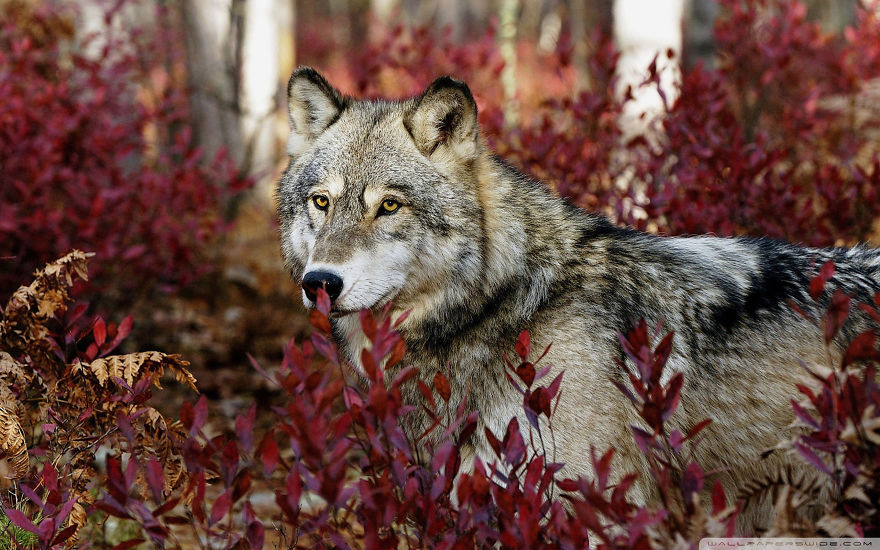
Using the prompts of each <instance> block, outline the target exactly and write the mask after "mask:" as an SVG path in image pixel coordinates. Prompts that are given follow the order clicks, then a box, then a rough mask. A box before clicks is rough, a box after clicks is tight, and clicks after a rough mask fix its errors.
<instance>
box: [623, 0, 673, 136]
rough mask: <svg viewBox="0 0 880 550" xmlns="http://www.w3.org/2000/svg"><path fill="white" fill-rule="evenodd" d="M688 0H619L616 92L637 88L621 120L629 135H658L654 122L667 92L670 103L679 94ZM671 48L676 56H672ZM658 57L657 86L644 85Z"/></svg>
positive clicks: (626, 104)
mask: <svg viewBox="0 0 880 550" xmlns="http://www.w3.org/2000/svg"><path fill="white" fill-rule="evenodd" d="M683 10H684V0H615V2H614V37H615V40H616V41H617V46H618V48H619V49H620V59H619V60H618V62H617V74H618V76H619V80H618V83H617V90H616V91H617V94H618V97H620V98H621V99H623V98H624V96H625V95H626V90H627V89H631V90H632V99H630V100H629V101H627V102H626V103H625V104H624V106H623V114H622V116H621V118H620V120H619V124H620V128H621V131H622V132H623V134H624V138H625V139H627V138H631V137H635V136H637V135H643V136H645V137H646V138H648V140H649V141H653V140H655V139H657V138H658V137H659V136H657V135H656V134H657V132H658V131H659V130H658V129H656V128H652V124H651V122H652V121H654V120H656V119H657V117H659V116H661V115H662V114H663V101H664V100H663V97H662V96H664V95H665V98H666V102H667V103H669V104H670V105H671V104H672V102H674V101H675V99H676V98H677V97H678V90H679V83H680V81H681V68H680V59H681V41H682V37H681V22H682V15H683ZM667 51H671V52H672V54H673V57H672V58H671V59H670V58H668V57H667V55H666V52H667ZM655 58H656V60H657V72H658V74H659V85H658V86H642V83H643V82H644V81H645V79H646V78H647V76H648V67H649V66H650V64H651V62H652V61H653V60H654V59H655Z"/></svg>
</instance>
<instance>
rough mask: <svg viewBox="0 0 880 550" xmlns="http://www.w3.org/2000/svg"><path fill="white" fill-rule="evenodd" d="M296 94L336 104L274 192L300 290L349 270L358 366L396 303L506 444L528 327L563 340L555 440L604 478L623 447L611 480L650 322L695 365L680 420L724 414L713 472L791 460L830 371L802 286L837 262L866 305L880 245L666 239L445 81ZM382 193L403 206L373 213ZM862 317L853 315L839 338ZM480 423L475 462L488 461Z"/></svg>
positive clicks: (472, 450) (304, 106)
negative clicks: (550, 177) (799, 399)
mask: <svg viewBox="0 0 880 550" xmlns="http://www.w3.org/2000/svg"><path fill="white" fill-rule="evenodd" d="M289 89H291V90H294V89H295V90H298V94H299V96H298V97H300V98H302V97H306V98H312V99H315V98H316V97H317V98H318V99H317V102H318V103H319V104H320V103H321V96H326V98H327V101H326V102H325V103H323V110H322V111H321V112H319V113H317V115H318V116H315V113H313V112H311V111H310V109H314V106H313V105H311V103H310V101H302V100H296V99H297V98H296V97H295V98H293V100H291V101H290V106H291V121H292V122H291V125H292V136H293V137H292V140H293V141H296V142H297V143H296V144H294V146H293V147H292V148H291V149H292V150H293V151H294V154H293V155H292V156H291V159H290V164H289V165H288V168H287V170H286V171H285V173H284V175H283V176H282V179H281V182H280V185H279V193H278V197H279V211H280V218H281V240H282V251H283V255H284V259H285V261H286V263H287V266H288V267H289V269H290V271H291V273H292V275H293V277H294V278H295V279H297V280H302V277H303V275H304V273H305V271H306V270H308V269H311V268H313V267H314V266H319V267H321V268H322V269H330V270H337V271H339V272H340V273H339V274H340V275H341V276H343V278H344V279H345V288H344V290H343V291H342V295H341V296H340V298H339V299H338V300H337V301H336V302H335V303H334V307H335V308H336V309H335V311H336V312H337V317H336V319H334V331H335V333H336V335H337V338H338V340H339V343H340V345H341V348H342V349H343V350H344V351H345V352H346V353H347V354H348V357H349V359H350V360H351V362H352V363H353V364H354V365H355V366H356V367H357V364H358V363H357V357H358V356H359V350H360V347H361V346H362V345H363V343H364V340H363V337H362V335H361V334H360V333H359V331H358V330H357V316H356V315H352V314H351V313H352V312H354V311H356V310H357V309H359V308H361V307H372V308H379V307H382V306H383V305H384V304H385V303H387V302H388V301H390V300H393V309H392V313H393V314H394V315H399V314H400V313H402V312H404V311H407V310H412V313H411V315H410V317H409V318H408V319H407V320H406V321H405V322H404V323H403V324H402V325H401V331H402V334H403V336H404V338H405V340H406V344H407V350H408V351H407V355H406V357H405V360H404V363H405V364H411V365H415V366H416V367H418V368H419V369H420V370H421V372H422V376H424V377H426V379H427V378H430V377H432V376H433V374H434V372H436V371H438V370H441V371H443V372H447V373H448V374H449V377H450V381H451V385H452V390H453V394H454V397H453V402H454V403H458V402H460V401H461V400H462V399H463V398H464V395H465V393H468V394H469V398H468V406H469V407H470V409H471V410H478V411H479V412H480V415H481V419H482V422H483V423H485V425H486V426H488V427H490V428H491V429H492V430H494V431H495V433H498V434H500V433H503V430H504V428H505V427H506V425H507V422H508V420H509V419H510V418H511V416H512V415H514V414H521V397H520V396H519V394H518V393H516V392H515V391H514V390H513V389H512V388H511V387H510V385H509V383H508V382H507V381H506V379H505V376H504V368H505V367H504V361H503V354H505V353H507V354H508V355H510V354H511V353H512V350H513V347H514V342H515V339H516V337H517V336H518V334H519V333H520V331H522V330H524V329H528V330H529V331H531V334H532V341H533V347H534V349H541V350H543V349H544V347H546V346H547V345H549V344H551V343H552V344H553V345H552V347H551V349H550V352H549V354H548V356H547V358H546V362H547V363H549V364H552V365H553V367H554V371H558V370H562V369H564V370H565V377H564V382H563V386H562V388H563V389H562V400H561V403H560V406H559V408H558V410H557V412H556V416H555V418H554V431H555V444H556V446H555V458H556V459H557V460H559V461H561V462H564V463H565V464H566V468H565V470H564V474H565V475H567V476H575V475H591V471H590V466H589V464H590V460H589V457H590V448H591V447H595V448H596V449H597V450H600V451H604V450H605V449H607V448H609V447H611V446H614V447H615V448H617V451H618V452H617V459H616V464H615V469H616V471H617V472H626V471H639V472H641V473H642V477H645V476H646V475H647V474H646V465H645V464H644V461H643V460H642V457H641V454H640V453H639V451H638V450H637V449H636V447H635V445H634V444H633V441H632V437H631V434H630V431H629V426H630V425H633V424H638V420H637V418H636V416H635V412H634V411H633V410H632V407H631V405H630V404H629V403H628V402H627V401H626V400H625V398H624V397H623V396H622V395H620V393H619V392H618V390H616V389H615V388H614V387H613V385H612V383H611V380H621V381H623V380H624V375H625V373H624V371H623V369H622V368H621V367H619V366H617V364H616V362H615V358H619V357H622V352H621V348H620V344H619V342H618V338H617V333H618V331H622V332H626V331H627V330H628V329H629V328H630V327H631V326H632V325H633V322H634V321H636V320H637V319H639V318H645V319H647V320H648V321H649V323H657V322H660V321H662V323H663V326H664V327H665V329H666V330H673V331H675V333H676V336H675V340H674V349H673V353H672V356H671V358H670V360H669V370H670V371H672V372H683V373H684V374H685V387H684V389H683V392H682V400H681V405H680V408H679V410H678V411H677V412H676V414H675V415H674V416H673V422H674V423H675V424H676V426H677V427H678V428H679V429H681V430H685V429H687V428H689V427H691V426H693V425H694V424H696V423H697V422H699V421H700V420H702V419H704V418H711V419H712V420H713V424H712V425H711V426H710V428H708V437H707V439H706V440H705V441H704V442H703V443H702V444H701V445H700V446H699V447H698V454H697V458H698V459H699V460H700V462H701V464H702V466H703V467H704V468H705V469H707V470H710V469H722V470H723V473H722V474H721V479H722V481H723V482H724V484H725V486H726V488H727V489H728V491H732V492H735V491H736V490H737V489H738V488H740V487H742V485H743V484H744V483H745V482H746V481H748V480H750V479H754V478H756V477H757V476H760V475H763V474H765V473H768V472H772V471H774V470H775V469H778V468H779V467H780V466H781V465H784V464H786V463H788V462H789V460H790V458H789V457H786V456H784V454H783V453H782V452H775V453H773V454H772V455H771V456H770V457H769V458H767V459H764V460H761V459H760V458H759V455H760V454H761V453H762V452H763V451H765V450H768V449H770V448H772V447H774V446H775V445H776V444H777V443H778V442H779V441H780V439H783V438H785V437H787V434H789V426H790V424H791V421H792V418H793V417H792V413H791V406H790V404H789V401H790V399H791V398H792V397H795V396H796V390H795V386H794V385H795V383H796V382H799V381H802V378H803V373H804V371H803V369H802V368H801V366H800V365H799V361H801V360H802V361H804V362H805V363H806V364H808V365H827V364H828V361H829V358H828V357H827V356H826V353H825V350H824V347H823V345H822V335H821V333H820V332H819V329H817V328H816V327H814V326H813V325H811V324H810V323H808V322H807V321H806V320H805V319H804V318H803V317H802V316H800V315H799V314H798V313H796V312H795V310H794V309H793V308H792V307H791V306H790V302H793V303H795V304H797V305H798V306H799V307H801V308H802V309H803V310H804V311H806V312H808V313H810V314H812V315H813V316H818V314H819V311H820V310H819V309H817V307H816V306H815V304H814V303H813V302H812V300H811V299H810V297H809V295H808V293H807V288H808V283H809V278H810V277H811V276H812V275H813V274H815V272H816V271H817V270H818V267H819V266H821V265H822V263H823V262H825V261H826V260H827V259H833V260H834V261H835V263H836V264H837V273H836V275H835V276H834V278H833V279H832V281H831V283H830V286H831V288H842V289H843V290H844V291H846V292H848V293H850V294H853V295H854V296H855V297H856V298H857V299H861V300H867V299H870V297H871V296H873V294H874V293H875V292H877V291H878V290H880V254H878V252H877V251H876V250H873V249H868V248H861V247H857V248H853V249H843V248H836V249H812V248H803V247H799V246H795V245H791V244H788V243H783V242H777V241H772V240H768V239H749V238H716V237H685V238H668V237H659V236H653V235H648V234H644V233H639V232H636V231H633V230H630V229H626V228H620V227H615V226H614V225H612V224H611V223H609V222H608V221H607V220H606V219H604V218H602V217H600V216H597V215H595V214H591V213H587V212H584V211H583V210H580V209H578V208H576V207H574V206H572V205H570V204H569V203H567V202H566V201H564V200H562V199H560V198H559V197H557V196H556V195H554V194H553V193H552V192H550V191H549V190H548V189H547V188H546V187H544V186H543V185H541V184H540V183H538V182H535V181H533V180H531V179H530V178H528V177H526V176H524V175H522V174H521V173H519V172H517V171H516V170H515V169H513V168H511V167H510V166H508V165H506V164H505V163H504V162H503V161H502V160H500V159H498V158H496V157H494V156H493V155H492V153H491V152H490V151H489V149H488V148H487V146H486V145H485V143H484V141H483V140H482V139H481V137H480V136H479V129H478V126H477V122H476V120H477V119H476V115H477V110H476V104H475V103H474V101H473V98H472V96H471V94H470V91H469V90H468V89H467V86H466V85H464V84H463V83H461V82H458V81H454V80H452V79H449V78H444V79H439V80H438V81H436V82H435V83H434V84H432V85H431V87H429V88H428V90H426V92H425V93H424V94H423V95H422V96H419V97H417V98H412V99H407V100H403V101H382V100H372V101H359V100H355V99H352V98H344V97H343V96H342V95H341V94H339V93H338V92H336V91H335V90H333V88H332V87H330V86H329V84H327V83H326V81H324V79H323V78H322V77H320V76H319V75H318V74H317V73H315V72H314V71H312V70H311V69H299V70H298V71H296V72H295V73H294V74H293V76H292V77H291V85H290V87H289ZM312 103H313V102H312ZM327 105H332V106H333V112H328V111H327V110H326V107H327ZM296 121H313V122H314V121H318V122H317V123H316V124H312V125H311V126H309V127H308V128H306V129H303V128H302V125H301V124H300V127H297V125H296ZM318 126H320V128H318V130H315V129H314V128H315V127H318ZM328 182H329V183H328ZM316 190H317V191H320V193H323V194H324V195H328V197H329V200H330V206H329V208H328V210H327V211H326V212H322V211H319V210H317V209H316V208H315V207H314V205H312V204H311V202H310V201H311V200H312V199H311V198H310V197H312V195H313V194H314V193H315V192H316ZM387 197H391V198H394V199H395V200H397V201H399V203H400V204H401V206H400V208H399V209H398V210H397V211H395V212H394V213H392V214H387V215H378V216H377V214H378V211H377V208H379V207H378V206H377V204H381V202H377V201H381V200H382V199H383V198H387ZM829 294H830V293H829ZM303 299H304V301H305V302H306V305H307V306H312V305H313V304H312V303H311V302H310V301H309V300H308V299H307V298H306V297H305V296H304V298H303ZM825 299H826V300H827V297H826V298H825ZM866 323H867V320H865V319H864V318H862V317H859V316H858V315H856V318H855V319H854V320H853V321H851V322H849V323H848V324H847V325H846V327H845V329H844V331H843V335H842V337H841V338H842V339H844V340H845V339H848V338H850V337H852V336H853V335H855V334H857V333H858V331H860V330H863V329H864V328H865V326H866ZM835 346H836V347H835V350H834V352H835V354H839V353H840V351H841V350H840V342H837V343H836V344H835ZM410 397H411V398H412V399H416V398H417V396H416V394H415V392H413V395H411V396H410ZM417 411H418V409H417ZM414 414H419V413H418V412H416V413H414ZM423 420H424V421H425V422H426V421H427V420H426V419H423ZM521 425H523V426H525V425H526V423H525V422H524V421H521ZM482 432H483V431H482V429H479V430H477V432H476V435H475V436H474V437H473V440H472V442H471V443H470V445H469V447H468V449H465V454H466V455H469V456H471V457H473V456H474V455H476V456H480V457H482V458H483V459H484V460H487V461H491V460H492V457H493V455H492V453H491V450H490V449H489V448H488V446H487V443H486V441H485V440H484V439H483V436H482V435H481V434H482ZM638 491H640V493H639V498H641V499H642V500H643V501H645V502H648V501H651V500H652V499H654V498H655V497H656V495H653V494H652V492H651V489H650V488H649V487H648V486H647V484H644V485H641V486H639V487H638ZM756 515H759V512H754V513H753V514H752V516H756ZM747 517H748V516H747ZM758 519H759V518H755V517H751V519H748V520H747V523H746V527H748V526H749V525H754V524H755V521H756V520H758Z"/></svg>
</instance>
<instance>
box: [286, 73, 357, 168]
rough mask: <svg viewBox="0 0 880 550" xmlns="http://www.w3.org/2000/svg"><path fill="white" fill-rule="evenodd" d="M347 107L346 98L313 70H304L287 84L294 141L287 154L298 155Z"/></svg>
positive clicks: (289, 143)
mask: <svg viewBox="0 0 880 550" xmlns="http://www.w3.org/2000/svg"><path fill="white" fill-rule="evenodd" d="M344 107H345V97H344V96H343V95H342V94H341V93H339V91H338V90H336V88H334V87H333V86H331V85H330V84H329V83H328V82H327V81H326V80H324V77H323V76H321V75H320V74H318V72H317V71H315V70H314V69H312V68H311V67H300V68H299V69H297V70H295V71H293V74H292V75H290V81H289V82H288V83H287V113H288V121H289V122H290V139H289V140H288V142H287V154H288V155H291V156H295V155H297V154H299V153H300V152H302V150H303V149H304V148H305V147H306V146H307V145H308V144H309V142H311V141H312V140H313V139H314V138H315V137H316V136H318V135H319V134H320V133H321V132H323V131H324V130H325V129H326V128H327V126H330V123H331V122H333V121H334V120H335V119H336V118H337V117H338V116H339V114H340V113H341V112H342V109H343V108H344Z"/></svg>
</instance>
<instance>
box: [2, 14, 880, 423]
mask: <svg viewBox="0 0 880 550" xmlns="http://www.w3.org/2000/svg"><path fill="white" fill-rule="evenodd" d="M301 64H305V65H311V66H313V67H315V68H316V69H318V70H319V71H321V72H323V73H324V74H325V75H326V76H327V78H328V79H329V80H330V81H331V82H332V83H333V84H334V85H336V86H337V87H339V88H340V89H341V90H342V91H343V92H346V93H349V94H353V95H356V96H388V97H403V96H407V95H411V94H415V93H418V92H420V91H421V90H422V89H423V88H424V87H425V86H426V85H427V84H428V83H429V82H430V81H431V80H433V79H434V78H435V77H437V76H439V75H442V74H451V75H453V76H456V77H458V78H461V79H464V80H466V81H467V82H468V83H469V84H470V86H471V88H472V90H473V92H474V95H475V97H476V99H477V102H478V105H479V108H480V119H481V123H482V125H483V133H484V135H485V137H486V139H487V140H488V141H489V143H490V144H491V145H492V146H493V147H494V148H495V149H496V150H497V151H498V152H499V153H500V154H501V155H503V156H505V157H506V158H508V159H509V160H510V161H511V162H513V163H514V164H515V165H517V166H518V167H520V168H522V169H523V170H525V171H527V172H528V173H530V174H532V175H534V176H535V177H538V178H540V179H542V180H543V181H545V182H546V183H548V184H549V185H551V186H552V187H553V188H555V189H556V190H557V191H558V192H559V193H560V194H562V195H564V196H566V197H568V198H569V199H570V200H572V201H573V202H575V203H577V204H579V205H581V206H584V207H586V208H590V209H594V210H599V211H601V212H603V213H605V214H606V215H608V216H610V217H611V218H612V219H614V220H615V221H616V222H618V223H627V224H631V225H634V226H636V227H639V228H642V229H646V230H649V231H654V232H660V233H667V234H686V233H703V232H711V233H716V234H720V235H735V234H751V235H769V236H771V237H777V238H786V239H790V240H794V241H798V242H802V243H805V244H811V245H842V244H852V243H854V242H856V241H860V240H861V241H864V240H868V241H871V242H876V226H875V220H876V219H877V216H878V213H880V200H878V196H877V192H878V187H880V169H878V157H877V140H878V130H877V129H878V128H880V125H878V122H880V79H878V77H880V18H878V12H877V6H876V4H875V3H873V2H870V1H866V0H861V1H860V0H840V1H835V2H826V1H822V0H811V1H806V2H798V1H793V0H687V1H686V0H656V1H650V2H649V1H647V0H594V1H587V0H530V1H525V0H493V1H483V2H468V1H465V0H429V1H414V0H370V1H367V0H329V1H327V2H318V1H295V0H113V1H110V0H80V1H77V2H62V1H53V0H5V1H4V2H3V3H2V4H0V97H2V98H3V99H2V101H0V294H2V296H0V302H5V301H6V299H7V297H8V296H9V295H10V294H11V292H12V291H13V290H14V289H15V288H16V287H17V286H18V285H19V284H21V283H23V282H24V281H27V280H28V279H29V275H30V273H31V272H32V271H33V270H34V269H35V268H36V267H37V266H40V265H42V264H43V263H45V262H47V261H49V260H51V259H53V258H56V257H58V256H60V255H61V254H63V253H64V252H66V251H67V250H68V249H70V248H73V247H78V248H81V249H84V250H88V251H95V252H98V254H99V256H98V258H97V259H96V261H95V262H93V269H96V270H97V271H96V272H95V273H94V277H93V278H92V280H91V282H90V286H89V287H85V288H83V289H82V291H83V292H84V294H83V296H86V297H91V298H92V299H93V300H94V299H97V305H98V306H99V307H101V308H103V309H105V310H106V309H114V308H119V309H122V310H124V311H133V312H134V313H135V318H136V319H137V322H136V324H135V331H134V333H133V336H132V338H130V339H129V344H128V345H129V346H130V348H131V349H135V348H137V349H148V348H159V349H171V350H174V351H176V352H182V353H183V354H184V355H185V356H186V357H188V358H189V359H191V360H192V362H193V364H194V365H196V366H197V367H196V371H197V375H198V374H199V373H198V368H199V367H201V368H203V369H210V370H212V371H213V374H212V376H209V377H205V376H199V378H200V380H202V381H203V390H205V391H206V392H207V393H208V394H209V395H211V394H212V393H216V394H218V395H220V396H222V397H226V398H228V399H227V401H228V402H230V403H231V404H230V405H229V406H230V407H232V408H235V406H236V405H235V399H236V395H235V394H236V390H240V389H241V387H242V383H249V382H248V381H242V380H241V377H242V376H250V375H245V374H242V373H241V372H240V371H241V369H223V368H222V367H224V366H234V365H241V364H244V361H246V357H245V356H246V354H248V353H250V354H253V355H256V356H257V357H259V358H262V359H266V360H269V361H272V360H277V359H278V358H279V357H278V356H279V354H280V350H281V349H282V344H283V343H284V342H285V341H287V339H288V338H290V337H291V336H296V335H297V334H299V333H300V332H301V331H303V330H305V327H306V323H305V321H304V319H303V317H302V316H301V307H302V306H301V305H300V302H299V290H298V288H297V287H296V285H295V284H294V283H293V282H291V281H289V277H288V276H287V274H286V273H284V269H283V267H282V266H281V262H280V256H279V252H278V244H277V234H276V221H275V218H274V206H273V198H272V195H273V187H274V184H275V182H276V181H277V178H278V176H279V174H280V172H281V170H282V169H283V167H284V165H285V163H286V161H287V159H286V157H285V156H284V152H283V151H284V142H285V140H286V133H287V118H286V112H285V111H286V105H285V87H286V81H287V77H288V75H289V74H290V72H291V70H292V69H293V68H295V67H296V66H297V65H301ZM120 316H121V315H120Z"/></svg>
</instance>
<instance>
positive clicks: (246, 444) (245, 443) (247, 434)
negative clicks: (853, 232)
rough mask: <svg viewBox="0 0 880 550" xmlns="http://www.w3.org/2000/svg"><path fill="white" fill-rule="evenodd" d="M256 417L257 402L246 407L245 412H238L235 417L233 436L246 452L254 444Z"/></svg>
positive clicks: (249, 450)
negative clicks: (246, 410)
mask: <svg viewBox="0 0 880 550" xmlns="http://www.w3.org/2000/svg"><path fill="white" fill-rule="evenodd" d="M256 419H257V404H256V403H254V404H252V405H251V406H250V408H249V409H248V412H247V414H240V415H238V416H237V417H236V418H235V436H236V437H237V438H238V442H239V443H240V444H241V446H242V448H243V449H244V450H245V451H246V452H248V453H249V452H251V449H252V448H253V446H254V422H255V421H256Z"/></svg>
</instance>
